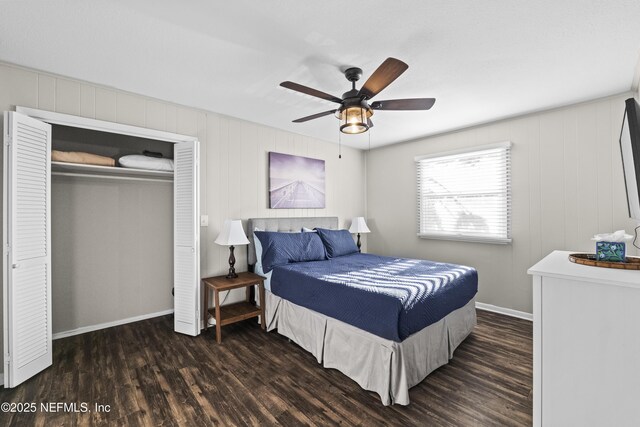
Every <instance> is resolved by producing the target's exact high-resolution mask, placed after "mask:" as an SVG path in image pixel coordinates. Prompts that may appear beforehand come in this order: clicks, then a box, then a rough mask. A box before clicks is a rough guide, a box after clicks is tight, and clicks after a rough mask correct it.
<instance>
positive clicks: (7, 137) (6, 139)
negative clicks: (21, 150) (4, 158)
mask: <svg viewBox="0 0 640 427" xmlns="http://www.w3.org/2000/svg"><path fill="white" fill-rule="evenodd" d="M4 145H6V146H7V147H8V146H9V145H11V135H5V137H4Z"/></svg>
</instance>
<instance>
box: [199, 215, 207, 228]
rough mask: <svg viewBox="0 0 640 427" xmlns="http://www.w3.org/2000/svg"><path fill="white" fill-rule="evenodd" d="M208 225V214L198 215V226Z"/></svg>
mask: <svg viewBox="0 0 640 427" xmlns="http://www.w3.org/2000/svg"><path fill="white" fill-rule="evenodd" d="M208 226H209V215H200V227H208Z"/></svg>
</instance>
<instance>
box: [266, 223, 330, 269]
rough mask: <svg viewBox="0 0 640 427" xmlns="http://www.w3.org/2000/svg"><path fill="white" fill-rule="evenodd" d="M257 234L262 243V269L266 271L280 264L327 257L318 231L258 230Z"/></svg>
mask: <svg viewBox="0 0 640 427" xmlns="http://www.w3.org/2000/svg"><path fill="white" fill-rule="evenodd" d="M255 235H256V237H257V238H258V240H260V243H261V244H262V271H264V272H265V273H268V272H270V271H271V270H273V267H276V266H278V265H283V264H289V263H292V262H306V261H322V260H325V259H327V254H326V252H325V250H324V245H323V244H322V240H320V237H318V234H317V233H278V232H273V231H256V232H255Z"/></svg>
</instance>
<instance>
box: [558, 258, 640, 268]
mask: <svg viewBox="0 0 640 427" xmlns="http://www.w3.org/2000/svg"><path fill="white" fill-rule="evenodd" d="M569 261H571V262H575V263H576V264H582V265H589V266H592V267H604V268H617V269H619V270H640V258H638V257H626V258H625V262H611V261H598V260H597V259H596V255H595V254H570V255H569Z"/></svg>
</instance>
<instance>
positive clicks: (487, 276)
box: [367, 93, 637, 312]
mask: <svg viewBox="0 0 640 427" xmlns="http://www.w3.org/2000/svg"><path fill="white" fill-rule="evenodd" d="M630 96H633V94H632V93H626V94H622V95H618V96H613V97H610V98H606V99H601V100H596V101H593V102H588V103H584V104H579V105H575V106H570V107H566V108H561V109H557V110H553V111H548V112H542V113H537V114H531V115H527V116H523V117H519V118H514V119H510V120H504V121H500V122H495V123H491V124H488V125H483V126H478V127H474V128H470V129H466V130H461V131H458V132H453V133H449V134H445V135H441V136H435V137H431V138H425V139H422V140H418V141H413V142H408V143H404V144H399V145H393V146H389V147H383V148H379V149H375V150H372V151H371V152H369V153H368V154H367V188H368V190H367V215H368V222H369V227H370V228H371V230H372V233H371V234H370V235H369V236H368V238H369V240H368V243H369V251H370V252H375V253H381V254H388V255H403V256H407V257H415V258H425V259H433V260H439V261H447V262H453V263H460V264H466V265H470V266H473V267H476V268H477V269H478V273H479V277H480V283H479V288H480V289H479V295H478V301H480V302H483V303H488V304H493V305H497V306H501V307H506V308H510V309H514V310H520V311H525V312H531V311H532V301H531V278H530V277H529V276H528V275H527V274H526V270H527V268H528V267H530V266H531V265H533V264H534V263H535V262H537V261H538V260H540V259H541V258H542V257H544V256H545V255H546V254H548V253H549V252H551V251H553V250H554V249H565V250H575V251H585V252H593V251H594V247H593V243H592V242H591V241H590V240H589V239H590V238H591V237H592V236H593V235H594V234H596V233H604V232H609V231H613V230H617V229H621V228H624V229H626V230H627V232H632V231H633V228H634V226H635V223H634V222H633V221H631V220H630V219H628V215H627V204H626V196H625V187H624V181H623V172H622V163H621V157H620V149H619V143H618V137H619V134H620V127H621V124H622V117H623V112H624V100H625V99H626V98H628V97H630ZM506 140H509V141H512V142H513V151H512V183H513V192H512V196H513V216H512V220H513V243H512V244H510V245H491V244H480V243H462V242H452V241H438V240H426V239H420V238H418V237H416V232H417V220H416V173H415V165H414V157H415V156H418V155H423V154H430V153H438V152H443V151H448V150H453V149H459V148H466V147H473V146H479V145H484V144H488V143H492V142H499V141H506ZM629 252H630V253H631V254H634V253H637V251H636V250H635V249H631V250H630V251H629Z"/></svg>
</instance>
